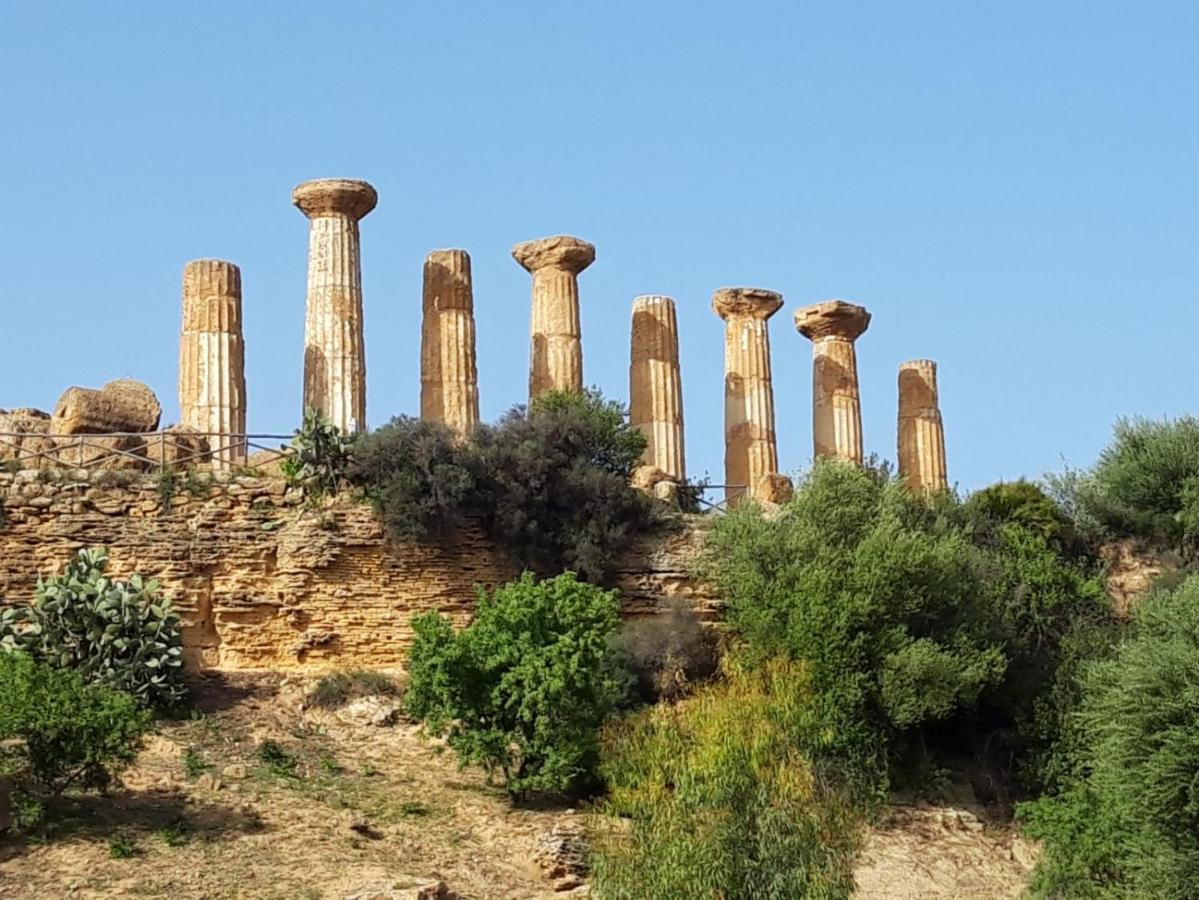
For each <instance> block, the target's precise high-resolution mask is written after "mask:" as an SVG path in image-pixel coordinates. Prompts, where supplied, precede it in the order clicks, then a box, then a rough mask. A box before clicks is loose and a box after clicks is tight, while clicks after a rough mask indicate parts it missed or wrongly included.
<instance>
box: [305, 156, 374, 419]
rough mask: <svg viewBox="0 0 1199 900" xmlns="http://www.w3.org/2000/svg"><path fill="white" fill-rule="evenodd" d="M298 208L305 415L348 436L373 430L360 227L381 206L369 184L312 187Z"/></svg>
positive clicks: (322, 182) (334, 181) (331, 181)
mask: <svg viewBox="0 0 1199 900" xmlns="http://www.w3.org/2000/svg"><path fill="white" fill-rule="evenodd" d="M291 197H292V202H293V203H294V204H295V205H296V206H297V207H299V209H300V211H301V212H303V213H304V215H306V216H307V217H308V220H309V229H308V299H307V305H306V312H305V317H304V407H305V408H308V407H311V408H313V409H316V410H319V411H320V412H321V413H322V414H324V415H325V416H326V417H327V418H328V419H329V420H330V421H332V422H333V424H334V425H336V426H337V427H338V428H340V429H341V431H342V433H343V434H349V433H352V432H354V431H358V430H362V429H365V428H366V345H365V341H364V339H363V328H362V253H361V248H360V241H359V231H358V221H359V219H361V218H362V217H363V216H365V215H366V214H367V213H369V212H370V211H371V210H372V209H374V208H375V204H376V203H378V200H379V196H378V194H377V193H376V192H375V189H374V188H373V187H371V186H370V185H369V184H367V183H366V182H365V181H355V180H351V179H346V178H325V179H319V180H316V181H305V182H304V183H303V184H300V185H298V186H297V187H296V188H295V190H294V191H292V195H291Z"/></svg>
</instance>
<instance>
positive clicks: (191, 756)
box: [180, 747, 212, 780]
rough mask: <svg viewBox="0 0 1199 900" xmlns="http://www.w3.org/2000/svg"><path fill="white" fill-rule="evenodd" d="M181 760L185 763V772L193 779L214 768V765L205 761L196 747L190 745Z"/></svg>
mask: <svg viewBox="0 0 1199 900" xmlns="http://www.w3.org/2000/svg"><path fill="white" fill-rule="evenodd" d="M180 761H181V762H182V764H183V774H185V775H186V776H187V777H188V778H191V779H193V780H194V779H196V778H199V777H200V776H201V775H203V774H204V773H205V772H207V771H209V770H210V769H211V768H212V765H211V764H210V763H207V762H205V761H204V757H203V756H201V755H200V752H199V751H198V750H196V748H195V747H188V748H187V749H186V750H184V751H183V755H182V756H181V757H180Z"/></svg>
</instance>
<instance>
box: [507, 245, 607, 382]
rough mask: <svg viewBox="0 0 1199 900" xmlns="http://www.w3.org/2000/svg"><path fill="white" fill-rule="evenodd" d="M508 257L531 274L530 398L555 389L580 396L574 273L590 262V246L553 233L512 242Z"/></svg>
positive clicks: (576, 279)
mask: <svg viewBox="0 0 1199 900" xmlns="http://www.w3.org/2000/svg"><path fill="white" fill-rule="evenodd" d="M512 257H513V259H515V260H516V261H517V262H518V263H520V264H521V266H523V267H524V269H525V270H526V271H528V272H529V273H530V274H531V275H532V276H533V309H532V317H531V324H530V332H531V335H532V337H531V346H530V354H529V356H530V358H529V399H530V400H532V399H533V398H535V397H537V396H538V395H539V394H543V393H545V392H546V391H554V390H556V391H574V392H575V393H581V392H582V390H583V343H582V338H581V332H580V329H579V273H580V272H582V271H583V270H584V269H586V268H587V267H588V266H589V265H591V263H592V262H594V261H595V247H594V245H592V244H589V243H587V242H586V241H584V240H580V239H579V238H576V237H570V236H569V235H557V236H555V237H548V238H541V239H539V240H535V241H525V242H524V243H523V244H517V245H516V246H515V247H513V248H512Z"/></svg>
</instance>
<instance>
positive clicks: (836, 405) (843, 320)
mask: <svg viewBox="0 0 1199 900" xmlns="http://www.w3.org/2000/svg"><path fill="white" fill-rule="evenodd" d="M869 325H870V313H868V312H867V311H866V309H865V308H864V307H861V306H856V305H855V304H853V303H846V302H845V301H844V300H829V301H827V302H825V303H817V304H815V305H814V306H806V307H804V308H803V309H799V310H796V311H795V327H796V329H797V330H798V331H799V333H800V334H802V335H803V336H804V337H806V338H808V339H809V340H810V341H811V342H812V443H813V445H814V452H815V455H816V456H817V457H825V458H831V459H843V460H846V461H847V462H852V463H855V464H856V465H859V466H860V465H861V464H862V458H863V457H862V404H861V400H860V398H859V394H858V357H857V353H856V352H855V350H854V341H856V340H857V339H858V338H859V337H860V336H861V334H862V333H863V332H864V331H865V330H866V328H867V326H869Z"/></svg>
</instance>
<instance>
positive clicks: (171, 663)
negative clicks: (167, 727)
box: [0, 548, 187, 707]
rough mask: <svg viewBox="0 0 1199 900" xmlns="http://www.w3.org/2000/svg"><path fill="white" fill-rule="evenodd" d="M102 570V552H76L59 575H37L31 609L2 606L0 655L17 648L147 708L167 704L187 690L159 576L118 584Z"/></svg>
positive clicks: (178, 635)
mask: <svg viewBox="0 0 1199 900" xmlns="http://www.w3.org/2000/svg"><path fill="white" fill-rule="evenodd" d="M107 567H108V553H107V552H106V551H105V550H103V549H100V548H94V549H90V550H80V551H79V552H78V553H76V554H75V556H74V557H73V558H72V559H71V561H70V562H68V563H67V565H66V567H65V568H64V569H63V571H62V573H61V574H59V575H56V576H54V577H53V578H51V579H49V580H42V579H41V578H39V579H38V584H37V593H36V599H35V600H34V603H33V605H32V606H29V607H25V608H18V609H8V610H3V611H0V652H4V651H9V652H11V651H22V652H25V653H28V654H29V655H30V656H32V657H33V658H34V659H37V660H40V661H43V662H46V663H49V664H51V665H55V666H58V667H60V668H64V669H74V670H76V671H78V672H79V673H80V674H81V675H82V676H83V679H84V680H85V681H88V682H92V683H100V684H106V685H109V686H110V687H114V688H118V689H120V690H123V691H127V692H129V693H131V694H133V695H134V696H136V697H137V698H138V699H139V700H140V701H141V702H142V703H144V704H145V705H147V706H159V707H164V706H171V705H173V704H175V703H176V702H178V701H179V700H180V699H182V697H183V695H184V694H185V693H186V691H187V689H186V687H185V685H184V681H183V647H182V644H183V638H182V631H181V628H180V622H179V616H178V615H177V614H176V613H175V611H174V609H173V608H172V606H171V603H170V601H169V600H166V599H164V598H162V597H161V595H160V593H159V584H158V582H157V581H154V580H152V579H151V580H149V581H146V580H143V579H142V577H141V576H140V575H133V576H131V577H130V578H129V580H128V581H120V580H117V579H114V578H110V577H108V576H107V575H105V569H106V568H107Z"/></svg>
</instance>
